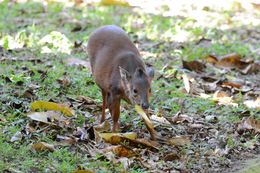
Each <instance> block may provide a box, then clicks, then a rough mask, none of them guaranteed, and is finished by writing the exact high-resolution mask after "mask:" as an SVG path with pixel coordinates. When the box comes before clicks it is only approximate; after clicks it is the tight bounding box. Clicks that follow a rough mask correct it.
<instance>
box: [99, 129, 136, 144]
mask: <svg viewBox="0 0 260 173" xmlns="http://www.w3.org/2000/svg"><path fill="white" fill-rule="evenodd" d="M98 135H99V136H100V137H101V138H102V139H104V140H105V141H106V142H108V143H111V144H119V143H121V142H122V140H124V139H125V138H128V139H133V140H134V139H136V138H137V134H136V133H134V132H128V133H98Z"/></svg>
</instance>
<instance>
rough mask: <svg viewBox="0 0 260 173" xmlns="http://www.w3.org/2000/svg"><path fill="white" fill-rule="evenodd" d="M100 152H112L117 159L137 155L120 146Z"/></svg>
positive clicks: (129, 149)
mask: <svg viewBox="0 0 260 173" xmlns="http://www.w3.org/2000/svg"><path fill="white" fill-rule="evenodd" d="M102 151H104V152H109V151H112V152H113V153H114V154H116V155H117V156H119V157H133V156H136V155H137V154H136V153H135V152H134V151H133V150H132V149H131V148H129V147H126V146H122V145H117V146H112V147H107V148H105V149H103V150H102Z"/></svg>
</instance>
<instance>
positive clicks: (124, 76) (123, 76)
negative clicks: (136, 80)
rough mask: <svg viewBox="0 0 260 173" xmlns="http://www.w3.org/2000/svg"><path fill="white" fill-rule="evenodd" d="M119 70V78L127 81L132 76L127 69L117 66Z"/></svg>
mask: <svg viewBox="0 0 260 173" xmlns="http://www.w3.org/2000/svg"><path fill="white" fill-rule="evenodd" d="M119 72H120V76H121V80H123V81H126V82H129V81H130V80H131V78H132V76H131V75H130V73H129V72H128V71H127V70H125V69H124V68H122V67H120V66H119Z"/></svg>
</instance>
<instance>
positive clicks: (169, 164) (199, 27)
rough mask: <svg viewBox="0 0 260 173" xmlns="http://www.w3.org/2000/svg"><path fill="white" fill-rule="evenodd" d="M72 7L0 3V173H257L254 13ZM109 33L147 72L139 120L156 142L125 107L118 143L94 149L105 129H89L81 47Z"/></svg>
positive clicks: (90, 107)
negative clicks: (117, 32)
mask: <svg viewBox="0 0 260 173" xmlns="http://www.w3.org/2000/svg"><path fill="white" fill-rule="evenodd" d="M76 2H77V4H74V3H73V2H72V1H63V2H55V1H38V2H37V1H24V2H22V1H21V2H20V1H10V2H9V1H1V0H0V9H1V12H0V13H1V14H0V153H1V154H0V172H15V173H16V172H17V173H18V172H73V171H74V172H237V171H241V172H257V171H259V170H260V165H259V155H260V137H259V134H260V19H259V16H260V10H259V8H260V7H259V4H257V3H256V2H254V1H246V2H245V1H240V0H237V1H235V0H231V1H216V2H211V3H209V2H208V1H205V2H204V1H201V3H198V4H196V3H195V4H194V3H192V2H189V1H187V2H186V1H185V2H178V1H154V0H152V1H144V0H143V1H139V3H140V4H137V3H136V1H130V5H124V6H121V5H119V4H115V5H114V6H110V5H104V4H99V3H88V1H86V2H87V3H86V2H85V1H83V2H81V1H76ZM103 2H105V1H103ZM106 2H108V1H106ZM109 2H110V3H111V2H113V1H109ZM159 2H160V3H159ZM134 3H136V4H134ZM107 24H114V25H118V26H120V27H122V28H123V29H124V30H125V31H126V32H127V33H128V35H129V37H130V38H131V40H132V41H133V42H134V43H135V44H136V46H137V47H138V49H139V50H140V53H141V55H142V57H143V59H144V61H145V62H146V63H147V64H150V65H152V66H153V67H154V69H155V71H156V73H155V78H154V80H153V82H152V96H151V102H150V105H151V106H150V109H149V112H148V113H149V116H150V119H151V121H152V122H153V124H154V127H155V130H156V131H157V133H158V136H159V137H160V138H161V140H158V141H151V140H150V139H149V138H150V136H149V133H148V131H147V129H146V127H145V125H144V123H143V121H142V118H141V117H140V116H139V115H138V113H137V112H136V110H135V109H134V106H132V105H129V104H126V103H125V102H123V103H122V106H121V116H120V124H121V128H120V130H121V135H126V136H127V137H122V136H118V135H115V136H114V138H116V139H118V140H117V141H114V140H113V139H111V138H109V139H106V140H104V138H105V137H106V138H108V133H105V132H109V131H110V125H111V124H112V120H111V117H110V115H109V113H108V112H107V121H106V122H105V123H104V124H102V126H99V117H100V114H101V103H102V98H101V93H100V91H99V88H98V87H97V85H96V84H95V83H94V81H93V78H92V75H91V70H90V68H89V61H88V55H87V53H86V49H85V47H86V44H87V41H88V38H89V35H90V33H91V32H93V31H94V30H95V29H96V28H98V27H100V26H102V25H107ZM37 101H38V102H37ZM49 102H52V103H49ZM55 103H59V104H62V105H59V106H58V105H55ZM37 108H40V109H37ZM35 110H36V111H37V112H34V111H35ZM51 110H56V111H51ZM57 110H58V111H57ZM71 115H72V116H71ZM129 138H131V139H129ZM111 143H113V144H111ZM251 159H252V160H251ZM248 160H251V161H248Z"/></svg>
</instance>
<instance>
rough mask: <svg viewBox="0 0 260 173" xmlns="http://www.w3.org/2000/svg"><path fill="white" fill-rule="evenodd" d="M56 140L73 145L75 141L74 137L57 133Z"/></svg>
mask: <svg viewBox="0 0 260 173" xmlns="http://www.w3.org/2000/svg"><path fill="white" fill-rule="evenodd" d="M56 140H57V141H58V142H59V143H60V144H62V145H74V144H76V143H77V139H76V138H75V137H68V136H61V135H57V137H56Z"/></svg>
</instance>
